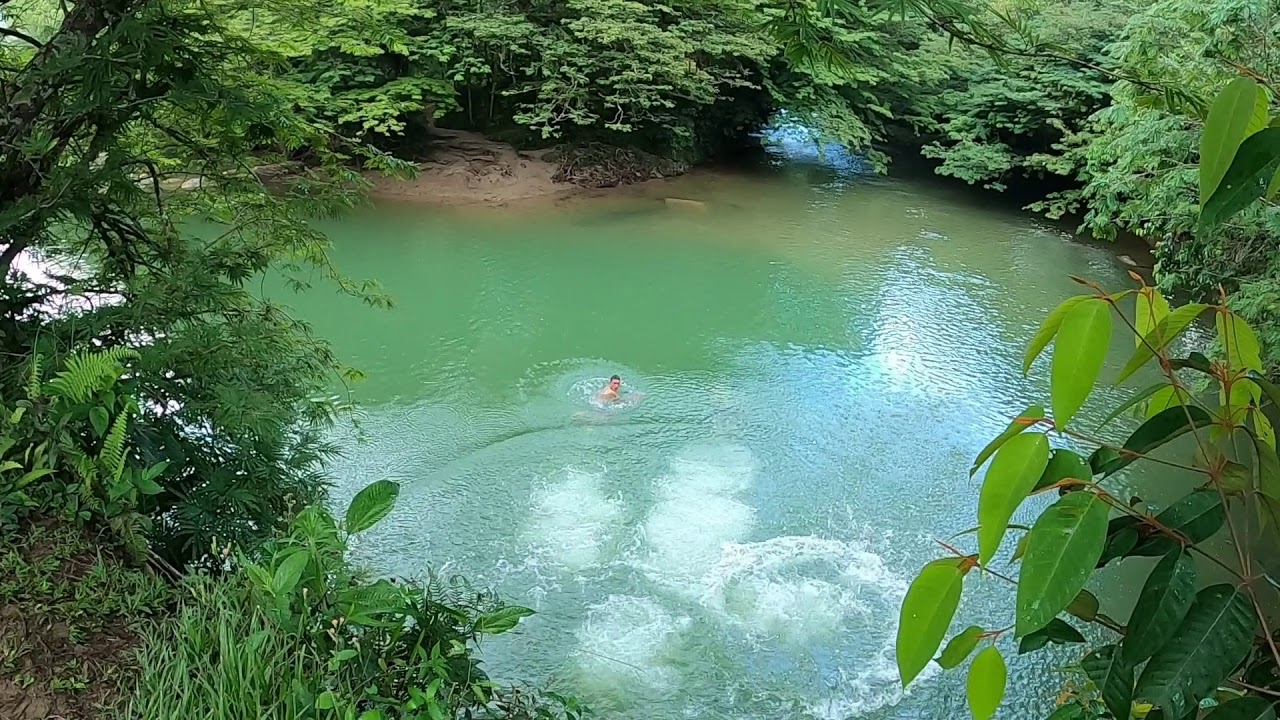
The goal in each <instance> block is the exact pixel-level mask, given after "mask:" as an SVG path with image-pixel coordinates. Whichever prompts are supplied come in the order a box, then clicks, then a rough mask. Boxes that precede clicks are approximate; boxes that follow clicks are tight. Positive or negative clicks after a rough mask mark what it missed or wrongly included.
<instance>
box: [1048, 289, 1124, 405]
mask: <svg viewBox="0 0 1280 720" xmlns="http://www.w3.org/2000/svg"><path fill="white" fill-rule="evenodd" d="M1110 344H1111V305H1109V304H1108V303H1107V301H1106V300H1103V299H1102V298H1090V299H1089V300H1086V301H1084V302H1082V303H1080V304H1079V305H1076V306H1075V307H1073V308H1072V309H1071V311H1070V312H1068V313H1067V315H1066V317H1064V318H1063V319H1062V327H1060V328H1059V329H1058V336H1057V338H1056V339H1055V340H1054V342H1053V367H1052V373H1051V375H1050V384H1049V394H1050V397H1051V399H1052V405H1053V422H1054V424H1055V425H1056V426H1057V427H1058V428H1059V429H1061V428H1065V427H1066V426H1067V424H1068V423H1070V422H1071V418H1072V417H1074V416H1075V414H1076V411H1077V410H1079V409H1080V406H1081V405H1084V401H1085V399H1086V398H1088V397H1089V393H1090V392H1092V391H1093V384H1094V383H1095V382H1097V380H1098V373H1100V372H1101V371H1102V363H1103V361H1105V360H1106V358H1107V348H1108V346H1110Z"/></svg>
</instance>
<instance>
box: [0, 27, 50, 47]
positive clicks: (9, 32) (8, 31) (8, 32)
mask: <svg viewBox="0 0 1280 720" xmlns="http://www.w3.org/2000/svg"><path fill="white" fill-rule="evenodd" d="M0 35H4V36H6V37H11V38H17V39H19V40H21V41H22V42H24V43H26V44H28V45H30V46H32V47H34V48H37V49H38V48H43V47H44V43H42V42H40V41H39V40H37V39H35V38H33V37H31V36H30V35H28V34H26V33H24V32H22V31H21V30H14V29H13V28H7V27H4V26H2V25H0Z"/></svg>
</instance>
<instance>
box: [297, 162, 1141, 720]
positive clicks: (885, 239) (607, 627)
mask: <svg viewBox="0 0 1280 720" xmlns="http://www.w3.org/2000/svg"><path fill="white" fill-rule="evenodd" d="M667 196H674V197H681V198H691V199H696V200H699V201H702V202H704V203H706V205H705V207H702V208H697V207H689V206H686V205H672V204H668V203H666V202H664V201H663V198H664V197H667ZM332 230H333V236H334V240H335V243H336V251H335V252H336V258H337V262H338V264H339V266H340V268H341V269H342V270H343V271H345V272H347V273H348V274H350V275H352V276H355V277H361V278H363V277H372V278H376V279H377V280H379V281H381V283H382V284H383V285H384V287H385V288H386V289H387V290H388V291H389V292H390V293H391V294H392V295H393V296H394V297H395V298H396V300H397V303H398V305H397V307H396V308H395V309H394V310H391V311H385V310H377V309H372V308H368V307H364V306H362V305H361V304H359V303H358V302H355V301H352V300H350V299H347V298H343V297H340V296H338V295H336V294H331V293H328V292H320V291H313V292H310V293H308V294H307V295H304V296H301V297H296V298H292V299H290V300H289V302H290V303H291V304H292V305H293V306H294V307H295V309H296V311H297V312H298V314H299V315H300V316H302V317H303V318H305V319H307V320H309V321H310V322H312V323H313V324H314V326H315V328H316V330H317V331H318V332H319V333H320V334H321V335H322V336H324V337H326V338H328V339H329V340H331V341H332V342H333V344H334V346H335V349H336V350H337V352H338V354H339V355H340V356H341V357H342V358H343V359H344V360H345V361H347V362H349V363H351V364H352V365H354V366H355V367H357V368H359V369H361V370H362V371H364V372H365V373H367V375H368V380H367V381H366V382H364V383H362V384H360V385H358V386H356V387H355V396H356V399H357V400H358V401H359V402H360V404H361V417H360V423H359V428H358V429H357V430H352V429H350V428H345V429H343V430H342V431H341V435H340V438H339V439H340V440H341V442H342V443H343V444H344V446H345V447H346V457H345V459H343V460H340V461H338V462H337V463H335V464H334V466H333V468H332V475H333V479H334V482H335V483H336V489H335V496H336V498H335V499H336V501H337V502H338V503H339V504H343V505H344V504H345V502H346V500H347V498H349V497H350V496H351V495H352V494H353V493H354V492H355V491H356V490H357V489H358V488H359V487H361V486H363V485H364V484H367V483H368V482H371V481H373V480H377V479H380V478H392V479H395V480H397V481H399V482H400V483H402V491H401V496H400V502H399V504H398V506H397V508H396V509H395V510H394V512H393V513H392V514H391V515H390V516H389V517H388V518H387V519H386V520H385V521H384V522H383V523H382V524H381V525H379V526H378V527H376V528H375V529H374V530H373V531H371V532H369V533H368V534H367V535H366V536H363V537H361V538H360V539H359V542H358V544H357V546H356V550H355V552H356V554H357V556H358V558H359V559H360V561H362V562H364V563H365V564H367V565H368V566H370V567H371V568H372V569H373V570H375V571H376V572H380V573H393V574H397V575H422V574H423V573H425V572H426V571H427V570H428V569H432V570H435V571H437V572H439V573H442V574H444V575H446V576H447V575H450V574H454V573H458V574H463V575H465V576H467V577H468V578H469V579H470V580H471V581H473V582H474V583H477V584H479V585H483V586H489V587H493V588H495V589H497V590H498V591H499V592H501V593H502V594H503V596H504V597H505V598H506V599H507V600H509V601H510V602H513V603H516V604H522V605H527V606H529V607H532V608H534V609H536V610H537V611H538V614H537V615H535V616H533V617H532V618H530V619H528V620H526V621H525V622H524V623H522V624H521V626H520V628H519V629H518V630H517V631H515V632H513V633H510V634H508V635H505V636H501V637H498V638H494V639H491V640H489V641H486V643H485V644H484V646H483V648H482V651H483V655H484V657H485V659H486V661H487V667H488V668H489V670H490V672H491V673H492V674H493V675H495V676H496V677H499V678H503V679H512V680H514V679H520V680H525V681H529V682H533V683H547V682H550V683H552V684H553V685H555V686H557V687H560V688H561V689H565V690H568V691H570V692H573V693H575V694H577V695H578V696H580V697H581V698H582V699H583V700H585V701H586V702H587V703H588V704H589V705H590V706H592V707H593V708H594V709H595V710H596V711H597V716H598V717H606V718H625V719H635V720H640V719H644V720H675V719H677V718H700V719H701V718H706V719H709V720H710V719H718V718H724V719H726V720H729V719H731V720H754V719H757V718H758V719H760V720H764V719H766V718H767V719H770V720H777V719H789V718H831V719H836V720H844V719H845V718H943V717H963V716H964V714H965V705H964V678H963V675H960V674H952V673H949V674H943V673H939V672H935V671H933V670H931V671H929V672H927V673H926V675H925V676H924V677H923V678H922V679H921V680H919V681H917V683H916V684H915V685H913V687H912V689H911V691H910V692H909V693H908V694H906V695H905V696H904V694H903V693H902V692H901V689H900V685H899V682H898V677H897V670H896V666H895V663H894V655H893V638H894V633H895V629H896V622H897V612H898V605H899V602H900V600H901V598H902V595H903V593H904V592H905V590H906V587H907V585H908V584H909V582H910V580H911V578H912V577H913V576H914V574H915V572H916V571H917V570H918V569H919V568H920V567H921V566H922V565H923V564H924V563H925V562H926V561H928V560H930V559H932V558H935V557H938V556H939V554H940V552H941V551H940V549H939V548H938V546H937V545H936V544H935V542H934V539H935V538H946V537H948V536H950V535H951V534H952V533H955V532H957V531H961V530H964V529H966V528H968V527H970V526H972V525H973V524H974V515H975V508H976V503H977V489H978V481H977V480H970V479H969V478H968V474H967V470H968V467H969V465H970V463H971V461H972V459H973V457H974V456H975V455H976V453H977V452H978V450H979V449H980V448H981V447H982V446H983V445H984V444H985V443H986V441H987V440H988V439H989V438H991V437H992V436H994V435H995V434H996V433H998V432H999V431H1000V430H1001V429H1002V428H1003V427H1004V425H1005V424H1006V423H1007V422H1008V421H1009V419H1010V418H1011V417H1013V416H1014V415H1016V414H1017V413H1018V412H1019V411H1021V410H1022V409H1023V408H1024V407H1025V406H1026V405H1027V404H1028V403H1029V402H1031V401H1033V400H1039V399H1045V398H1047V377H1048V365H1047V363H1045V362H1043V361H1042V362H1041V363H1039V364H1037V366H1036V367H1035V369H1034V370H1033V371H1032V373H1031V375H1030V377H1029V378H1024V377H1023V376H1022V375H1021V373H1020V371H1019V365H1020V360H1021V357H1022V352H1023V348H1024V347H1025V344H1026V342H1027V341H1028V339H1029V338H1030V337H1031V335H1032V334H1033V333H1034V331H1035V328H1036V327H1037V326H1038V324H1039V322H1040V320H1041V319H1042V318H1043V316H1044V315H1045V313H1047V312H1048V311H1049V310H1050V309H1051V308H1052V307H1053V306H1054V305H1055V304H1056V303H1057V302H1059V301H1060V300H1062V299H1063V298H1064V297H1066V296H1068V295H1070V294H1075V293H1076V292H1078V290H1079V288H1078V286H1076V285H1074V284H1073V283H1072V281H1071V280H1070V279H1069V278H1068V274H1076V275H1080V276H1085V277H1088V278H1091V279H1094V280H1096V281H1099V282H1101V283H1103V284H1105V285H1109V286H1111V287H1116V288H1119V287H1122V286H1125V283H1126V282H1127V280H1126V279H1125V272H1124V269H1123V267H1122V266H1121V265H1120V263H1118V262H1117V261H1116V259H1115V256H1114V253H1113V251H1112V250H1110V249H1108V248H1106V247H1099V246H1090V245H1086V244H1080V243H1077V242H1073V241H1072V240H1071V239H1070V238H1069V237H1067V236H1065V235H1064V234H1063V233H1061V232H1060V231H1058V230H1055V229H1052V228H1049V227H1046V226H1043V225H1040V224H1038V223H1037V222H1035V221H1034V220H1033V219H1031V218H1029V217H1027V216H1025V215H1023V214H1019V213H1016V212H1009V211H1004V210H992V209H988V208H983V207H979V206H976V205H975V204H973V197H972V196H970V195H953V194H949V193H948V192H945V191H941V190H939V189H938V187H936V186H934V185H921V184H913V183H912V182H906V181H899V180H891V179H884V178H868V177H865V176H862V175H860V174H859V173H858V172H857V168H856V166H855V165H854V164H852V163H842V162H840V158H838V157H837V158H835V159H834V162H833V161H832V159H831V158H828V157H820V156H815V155H813V154H812V153H805V152H803V151H797V149H796V148H790V152H789V153H787V152H784V153H781V154H775V156H774V157H773V159H772V160H771V161H770V162H768V163H766V164H765V166H763V167H761V168H758V169H755V170H753V171H750V172H747V171H743V172H736V173H731V174H729V173H721V174H712V173H708V174H696V175H692V176H689V177H685V178H681V179H678V180H674V181H671V182H667V183H661V184H658V185H650V186H645V187H642V188H639V189H635V190H631V191H624V192H618V193H612V194H610V195H609V196H608V197H604V198H598V199H586V200H577V201H574V202H568V203H563V204H560V205H554V206H552V205H551V204H549V203H543V204H541V205H538V206H534V207H512V208H506V209H497V210H489V211H480V210H464V209H454V210H429V209H425V208H422V207H411V208H406V207H385V208H380V209H379V210H378V211H376V212H369V213H366V214H363V215H359V216H356V217H354V218H351V219H348V220H345V221H343V222H342V223H340V224H337V225H335V226H333V227H332ZM1126 343H1127V345H1126ZM1131 348H1132V340H1129V339H1125V338H1121V337H1117V339H1116V347H1115V348H1114V351H1115V352H1114V353H1113V355H1114V357H1113V358H1112V359H1111V360H1110V362H1111V370H1110V371H1111V372H1114V371H1115V369H1116V368H1117V367H1118V366H1119V364H1120V363H1122V362H1123V359H1124V356H1125V354H1126V351H1127V350H1128V349H1131ZM614 373H617V374H619V375H621V376H622V378H623V380H624V383H625V384H624V395H625V397H626V399H625V401H624V402H623V403H620V404H619V406H617V407H609V408H601V407H598V406H597V405H596V404H595V403H594V401H593V395H594V393H595V392H596V391H597V390H598V389H599V388H600V387H602V386H603V385H604V383H605V382H606V379H607V378H608V377H609V376H610V375H612V374H614ZM1121 395H1122V391H1114V390H1110V389H1107V390H1105V391H1103V392H1102V393H1101V398H1102V399H1103V400H1105V399H1106V398H1111V399H1115V398H1117V397H1120V396H1121ZM1105 405H1106V403H1105V402H1100V401H1099V399H1098V398H1095V399H1094V401H1093V402H1092V403H1091V404H1090V405H1089V406H1088V407H1087V408H1086V411H1085V413H1084V416H1083V424H1085V425H1087V424H1088V423H1089V422H1090V421H1096V420H1098V419H1099V416H1100V415H1101V414H1102V413H1103V412H1105V409H1106V408H1105V407H1104V406H1105ZM1136 472H1140V470H1135V473H1136ZM1120 482H1128V483H1141V482H1142V477H1141V476H1139V475H1136V474H1135V475H1133V476H1130V477H1127V478H1121V479H1120ZM1157 499H1158V498H1157ZM1043 502H1044V501H1043V500H1039V499H1038V500H1036V501H1034V502H1032V503H1029V504H1028V507H1027V508H1024V509H1023V511H1022V512H1021V513H1020V515H1019V517H1018V518H1016V519H1015V521H1022V522H1027V521H1029V520H1031V519H1033V517H1034V511H1035V510H1036V509H1037V508H1039V507H1042V506H1043ZM956 542H957V543H960V544H961V545H964V546H966V547H969V546H972V544H973V541H972V538H971V537H970V538H967V539H961V540H957V541H956ZM965 543H967V545H965ZM1010 545H1012V543H1010ZM1139 581H1140V578H1139ZM1128 582H1129V580H1128V579H1127V578H1126V577H1123V576H1120V575H1118V574H1114V573H1112V574H1110V575H1105V576H1104V578H1103V582H1102V584H1101V586H1099V587H1098V588H1097V590H1098V592H1099V593H1100V594H1101V595H1102V596H1103V598H1104V604H1107V603H1108V602H1109V601H1110V599H1111V598H1119V600H1117V601H1116V602H1117V603H1118V604H1121V605H1123V598H1124V597H1125V595H1126V593H1127V592H1128V591H1129V590H1131V588H1127V587H1126V584H1127V583H1128ZM1012 605H1013V595H1012V591H1011V590H1010V589H1009V588H1007V587H1005V586H1003V585H1002V584H1001V583H1000V582H999V581H998V580H995V579H992V578H981V577H978V576H977V574H976V573H975V574H974V575H972V576H971V577H970V578H969V580H968V584H967V587H966V595H965V599H964V601H963V604H962V609H961V613H960V616H959V617H958V618H957V623H956V627H957V628H960V627H964V626H965V625H968V624H970V623H978V624H982V625H984V626H985V627H988V628H996V627H1004V626H1007V625H1009V624H1011V623H1012ZM1104 609H1110V607H1109V606H1108V607H1107V608H1104ZM1113 612H1114V613H1115V614H1117V615H1118V616H1120V617H1123V613H1124V611H1123V609H1116V610H1113ZM1001 647H1002V648H1004V649H1006V650H1007V652H1006V656H1009V657H1010V664H1011V668H1010V685H1011V688H1012V689H1011V691H1010V693H1011V697H1010V699H1009V700H1008V701H1007V702H1006V704H1005V707H1004V708H1003V709H1002V713H1001V717H1004V718H1033V717H1040V716H1042V714H1041V713H1044V712H1045V711H1046V710H1047V709H1048V708H1050V707H1052V702H1053V698H1054V696H1055V695H1056V694H1057V692H1058V691H1059V689H1060V688H1061V687H1062V681H1063V680H1062V677H1061V676H1060V675H1056V674H1054V668H1055V667H1057V666H1058V665H1059V664H1060V663H1062V662H1063V661H1064V660H1067V659H1070V657H1071V651H1070V650H1065V651H1063V652H1060V653H1058V654H1057V655H1053V654H1036V655H1032V656H1027V657H1025V658H1018V657H1015V655H1016V653H1015V651H1014V649H1013V645H1012V641H1011V640H1004V641H1002V642H1001Z"/></svg>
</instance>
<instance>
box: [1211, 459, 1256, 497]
mask: <svg viewBox="0 0 1280 720" xmlns="http://www.w3.org/2000/svg"><path fill="white" fill-rule="evenodd" d="M1218 480H1219V482H1220V483H1221V484H1222V490H1223V492H1225V493H1227V494H1228V495H1243V494H1244V493H1245V492H1247V491H1248V490H1249V489H1250V488H1251V487H1253V476H1252V475H1251V474H1250V472H1249V468H1247V467H1245V466H1244V465H1241V464H1240V463H1238V462H1236V461H1234V460H1228V461H1226V463H1224V464H1223V466H1222V474H1221V476H1220V477H1219V478H1218Z"/></svg>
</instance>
